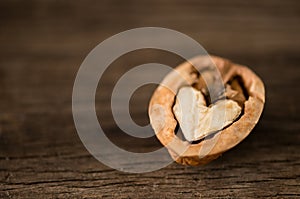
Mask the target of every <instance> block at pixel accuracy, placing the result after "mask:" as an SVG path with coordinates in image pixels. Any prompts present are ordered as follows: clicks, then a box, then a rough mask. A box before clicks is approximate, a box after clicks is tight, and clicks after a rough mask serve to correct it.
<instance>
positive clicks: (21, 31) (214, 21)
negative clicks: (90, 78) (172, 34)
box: [0, 0, 300, 198]
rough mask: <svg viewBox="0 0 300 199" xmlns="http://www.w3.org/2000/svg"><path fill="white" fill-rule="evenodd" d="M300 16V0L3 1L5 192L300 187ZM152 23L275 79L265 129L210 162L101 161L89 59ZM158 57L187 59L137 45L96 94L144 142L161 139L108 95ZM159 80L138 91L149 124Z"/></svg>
mask: <svg viewBox="0 0 300 199" xmlns="http://www.w3.org/2000/svg"><path fill="white" fill-rule="evenodd" d="M299 24H300V2H299V1H298V0H285V1H282V0H259V1H258V0H255V1H240V0H228V1H217V0H200V1H199V0H191V1H179V0H151V1H138V0H134V1H133V0H129V1H122V0H104V1H83V0H78V1H58V0H44V1H38V0H36V1H34V0H26V1H22V0H1V2H0V45H1V48H0V96H1V97H0V110H1V114H0V180H1V182H0V184H1V186H0V196H1V197H10V196H12V197H22V196H25V197H42V196H43V197H44V196H48V197H51V196H55V197H60V196H65V195H68V196H75V195H76V196H90V197H91V196H99V197H100V196H107V197H120V198H122V197H123V198H124V197H126V198H127V197H135V196H136V197H137V196H139V197H149V196H151V194H152V193H153V192H155V193H156V194H157V197H173V198H176V197H179V198H182V197H184V196H186V197H189V198H190V197H193V196H196V197H199V196H204V197H210V196H219V197H226V196H231V197H235V196H236V197H238V196H240V197H256V196H265V197H275V196H276V197H277V196H278V197H285V196H291V197H296V196H299V194H300V193H299V189H300V188H299V184H300V182H299V176H300V170H299V164H300V163H299V158H300V156H299V154H298V151H299V149H300V148H299V141H300V136H299V130H300V125H299V124H300V123H299V119H300V117H299V111H300V108H299V105H298V103H299V101H300V95H299V92H300V87H299V86H300V85H299V80H300V67H299V62H300V57H299V53H300V40H299V32H300V26H299ZM144 26H158V27H165V28H170V29H174V30H177V31H180V32H182V33H184V34H187V35H189V36H190V37H192V38H194V39H195V40H196V41H198V42H199V43H200V44H201V45H203V47H204V48H205V49H206V50H207V51H208V52H209V53H211V54H214V55H218V56H222V57H226V58H229V59H231V60H233V61H234V62H237V63H241V64H244V65H247V66H249V67H250V68H251V69H252V70H254V71H255V72H256V73H257V74H258V75H259V76H260V77H261V78H262V79H263V81H264V82H265V86H266V98H267V101H266V106H265V111H264V114H263V116H262V118H261V120H260V122H259V124H258V126H257V127H256V128H255V129H254V131H253V133H252V134H251V135H250V136H249V137H248V138H247V139H246V140H245V141H243V142H242V143H241V144H240V145H239V146H237V147H236V148H234V149H233V150H231V151H230V152H228V153H226V154H225V155H224V156H222V157H221V158H219V159H218V160H216V161H215V162H213V163H211V164H209V165H208V166H206V167H204V168H203V167H197V168H190V170H187V168H185V167H182V166H179V165H176V164H172V165H171V166H169V167H168V168H165V169H162V170H160V171H157V172H154V173H152V174H145V175H129V174H128V175H125V174H122V173H119V172H116V171H114V170H110V169H109V168H107V167H105V166H104V165H102V164H101V163H99V162H97V161H96V160H95V159H93V157H92V156H90V155H89V154H88V152H87V151H86V150H85V148H84V146H83V145H82V143H81V142H80V139H79V137H78V136H77V133H76V130H75V127H74V123H73V119H72V112H71V95H72V87H73V83H74V79H75V76H76V73H77V70H78V69H79V66H80V64H81V62H82V61H83V59H84V58H85V56H86V55H87V54H88V53H89V52H90V51H91V50H92V49H93V48H94V47H95V46H96V45H98V44H99V43H100V42H101V41H103V40H105V39H107V38H108V37H110V36H112V35H114V34H117V33H119V32H121V31H125V30H127V29H131V28H137V27H144ZM147 62H159V63H164V64H167V65H170V66H172V67H175V66H176V65H177V64H179V63H180V62H182V59H181V58H179V57H177V56H174V55H173V54H170V53H167V52H164V51H159V50H149V49H148V50H140V51H136V52H132V53H129V54H127V55H124V56H122V57H120V58H119V59H117V60H116V61H115V62H114V63H113V64H112V65H111V67H110V68H109V70H107V71H106V73H105V76H104V77H103V78H102V82H103V85H104V90H105V92H102V93H100V92H98V93H97V103H96V107H97V111H98V112H97V114H98V115H104V116H107V117H105V118H104V119H103V120H102V121H101V119H99V120H100V121H101V122H102V124H103V125H104V128H105V129H106V131H107V132H109V133H108V134H109V135H108V136H109V137H110V139H112V140H113V141H114V142H115V143H116V144H117V145H119V146H121V147H123V148H125V149H128V150H133V151H151V150H154V149H156V148H157V147H160V144H159V142H158V141H157V140H156V138H153V139H147V140H136V139H133V138H130V137H128V136H126V135H124V134H123V133H122V132H121V131H120V130H119V129H118V128H117V127H116V126H115V124H114V121H113V120H112V118H111V113H110V109H109V107H110V101H109V97H110V94H111V91H112V88H113V85H114V83H116V81H117V80H118V78H119V77H120V76H121V75H122V74H123V73H124V72H126V71H127V70H129V69H130V68H132V67H134V66H136V65H138V64H143V63H147ZM154 89H155V85H148V86H144V87H142V88H140V89H139V90H137V91H136V93H135V94H134V96H133V97H132V100H131V105H130V107H131V114H132V116H133V119H134V120H135V121H136V122H137V123H138V124H143V125H145V124H147V123H148V117H147V105H148V104H147V103H148V100H149V97H150V96H151V94H152V92H153V90H154ZM220 168H222V169H220ZM200 174H201V175H200ZM177 175H178V176H181V177H182V178H179V179H178V178H176V177H174V176H177ZM165 176H173V178H172V177H170V178H166V177H165ZM203 176H204V177H203ZM209 176H213V177H212V178H211V179H209ZM206 177H207V178H206ZM128 178H130V180H129V181H128ZM143 182H144V183H143ZM83 184H84V185H83ZM237 184H239V186H238V187H237ZM85 185H86V186H87V187H85ZM204 185H205V186H204ZM199 187H202V188H199ZM218 188H219V189H218ZM200 192H201V193H200ZM137 193H139V194H137ZM183 193H185V194H183ZM73 194H74V195H73ZM136 194H137V195H136ZM182 194H183V195H182ZM152 196H153V195H152Z"/></svg>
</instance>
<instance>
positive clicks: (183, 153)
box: [148, 56, 265, 166]
mask: <svg viewBox="0 0 300 199" xmlns="http://www.w3.org/2000/svg"><path fill="white" fill-rule="evenodd" d="M211 61H212V62H213V63H214V64H215V65H216V66H217V69H218V70H219V71H220V74H221V77H222V80H223V83H224V85H226V84H228V83H229V82H231V86H232V88H233V89H235V88H237V89H240V88H239V87H238V86H237V84H236V83H235V82H234V81H233V79H234V78H235V77H239V78H240V80H241V82H242V84H243V85H242V87H243V88H244V89H245V92H246V93H247V99H245V98H244V96H243V95H232V96H231V97H232V98H234V99H235V100H236V101H237V102H238V103H239V104H240V105H241V106H243V113H242V114H241V115H240V117H239V118H238V119H237V120H236V121H235V122H234V123H232V124H231V125H230V126H228V127H226V128H224V129H223V130H221V131H219V132H217V136H214V137H217V138H218V139H214V138H209V139H204V140H201V141H200V142H199V143H195V144H193V143H192V144H189V143H188V142H187V141H184V140H181V139H180V138H179V137H177V135H176V133H175V129H176V126H177V124H178V123H177V120H176V119H175V116H174V114H173V111H172V108H173V105H174V102H175V97H176V93H177V91H178V90H179V89H180V88H181V87H182V86H185V85H190V86H192V85H194V86H195V85H196V86H195V87H197V86H198V89H199V90H200V89H205V86H204V85H203V83H200V84H197V83H199V78H198V75H197V73H198V71H201V70H203V69H204V68H205V67H207V64H208V63H211ZM191 63H196V64H194V66H193V65H192V64H191ZM195 67H198V68H195ZM178 74H180V75H178ZM232 82H233V83H232ZM207 83H208V84H209V82H207ZM226 90H227V89H226ZM226 97H229V98H230V93H229V94H228V96H226ZM264 103H265V89H264V84H263V82H262V80H261V79H260V78H259V77H258V76H257V75H256V74H254V72H252V71H251V70H250V69H249V68H247V67H246V66H242V65H238V64H235V63H232V62H230V61H229V60H227V59H224V58H220V57H216V56H199V57H196V58H193V59H191V60H190V61H187V62H184V63H182V64H181V65H179V66H178V67H176V68H175V69H174V70H173V71H172V72H170V73H169V74H168V75H167V76H166V77H165V78H164V80H163V81H162V83H161V85H159V86H158V88H157V89H156V90H155V92H154V93H153V95H152V98H151V100H150V104H149V110H148V113H149V117H150V123H151V125H152V127H153V129H154V131H155V134H156V136H157V138H158V139H159V141H160V142H161V143H162V144H163V145H164V146H166V148H167V149H168V151H169V153H170V155H171V157H172V158H173V159H174V160H175V161H176V162H178V163H180V164H183V165H193V166H196V165H203V164H207V163H209V162H210V161H212V160H214V159H216V158H217V157H219V156H220V155H221V154H222V153H224V152H225V151H227V150H229V149H231V148H232V147H234V146H236V145H237V144H238V143H240V142H241V141H242V140H243V139H245V138H246V137H247V136H248V135H249V133H250V132H251V130H252V129H253V128H254V126H255V125H256V124H257V122H258V120H259V117H260V115H261V113H262V111H263V107H264ZM157 107H160V108H162V109H163V111H162V110H160V111H159V110H158V108H157ZM211 143H213V144H214V145H211ZM207 145H211V146H212V147H211V148H210V149H209V151H207V152H206V153H205V154H202V152H201V151H202V148H205V146H207Z"/></svg>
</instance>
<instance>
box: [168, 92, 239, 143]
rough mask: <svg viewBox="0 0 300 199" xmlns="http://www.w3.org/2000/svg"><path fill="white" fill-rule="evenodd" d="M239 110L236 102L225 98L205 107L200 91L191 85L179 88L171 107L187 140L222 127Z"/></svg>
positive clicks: (234, 117) (237, 113) (235, 116)
mask: <svg viewBox="0 0 300 199" xmlns="http://www.w3.org/2000/svg"><path fill="white" fill-rule="evenodd" d="M231 95H234V96H235V95H237V94H231ZM241 110H242V108H241V107H240V106H239V105H238V103H237V102H235V101H234V100H227V99H224V100H219V101H217V102H216V103H215V104H211V105H210V106H209V107H207V106H206V101H205V98H204V96H203V94H202V93H201V91H197V90H196V89H194V88H193V87H183V88H181V89H180V90H179V92H178V94H177V100H176V103H175V105H174V107H173V112H174V115H175V117H176V119H177V121H178V122H179V125H180V127H181V129H182V132H183V134H184V136H185V138H186V139H187V140H188V141H196V140H199V139H202V138H203V137H205V136H208V135H210V134H212V133H214V132H216V131H219V130H221V129H223V128H224V127H225V126H227V125H229V124H231V123H232V122H233V121H234V120H235V119H236V118H237V117H238V116H239V115H240V114H241ZM218 116H219V117H218ZM222 116H223V117H222Z"/></svg>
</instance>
